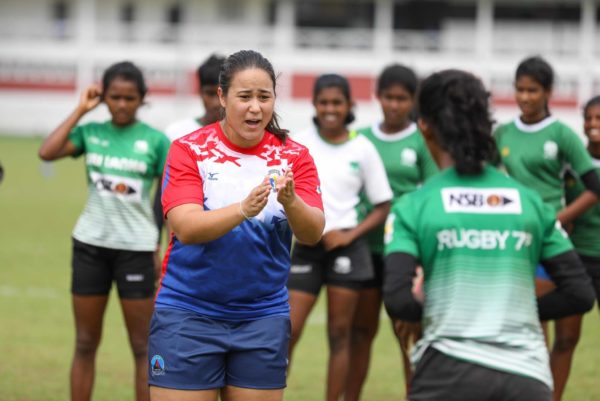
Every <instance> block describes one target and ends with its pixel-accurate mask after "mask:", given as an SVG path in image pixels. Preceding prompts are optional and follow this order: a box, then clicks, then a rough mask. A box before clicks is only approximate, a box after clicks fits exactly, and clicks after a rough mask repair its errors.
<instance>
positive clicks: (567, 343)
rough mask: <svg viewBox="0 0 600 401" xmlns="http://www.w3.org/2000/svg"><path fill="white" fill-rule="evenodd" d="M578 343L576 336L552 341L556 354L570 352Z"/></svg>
mask: <svg viewBox="0 0 600 401" xmlns="http://www.w3.org/2000/svg"><path fill="white" fill-rule="evenodd" d="M578 342H579V335H577V334H568V335H564V336H559V337H556V339H555V340H554V350H555V351H556V352H572V351H574V350H575V347H576V346H577V343H578Z"/></svg>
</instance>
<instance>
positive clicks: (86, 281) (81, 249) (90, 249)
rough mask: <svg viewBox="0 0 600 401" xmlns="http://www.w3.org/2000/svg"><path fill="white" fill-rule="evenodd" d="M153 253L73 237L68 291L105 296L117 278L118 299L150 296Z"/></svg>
mask: <svg viewBox="0 0 600 401" xmlns="http://www.w3.org/2000/svg"><path fill="white" fill-rule="evenodd" d="M153 254H154V252H150V251H126V250H121V249H110V248H103V247H99V246H94V245H89V244H86V243H84V242H81V241H78V240H76V239H75V238H73V260H72V264H71V266H72V281H71V292H72V293H73V294H75V295H108V293H109V292H110V288H111V287H112V283H113V281H116V283H117V289H118V291H119V296H120V297H121V298H128V299H142V298H151V297H152V296H153V295H154V257H153Z"/></svg>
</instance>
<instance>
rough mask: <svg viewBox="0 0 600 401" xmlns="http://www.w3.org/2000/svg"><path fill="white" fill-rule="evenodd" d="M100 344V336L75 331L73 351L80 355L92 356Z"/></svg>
mask: <svg viewBox="0 0 600 401" xmlns="http://www.w3.org/2000/svg"><path fill="white" fill-rule="evenodd" d="M98 345H100V336H99V335H92V334H89V333H77V338H76V340H75V353H76V354H77V355H78V356H80V357H93V356H94V355H96V350H97V349H98Z"/></svg>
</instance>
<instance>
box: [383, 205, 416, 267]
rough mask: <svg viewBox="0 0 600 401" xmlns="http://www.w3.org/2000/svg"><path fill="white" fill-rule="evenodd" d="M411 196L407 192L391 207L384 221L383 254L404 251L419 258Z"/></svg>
mask: <svg viewBox="0 0 600 401" xmlns="http://www.w3.org/2000/svg"><path fill="white" fill-rule="evenodd" d="M412 198H413V197H412V196H411V195H410V194H407V195H405V196H403V197H402V198H400V200H399V201H398V202H396V203H395V204H394V206H393V207H392V211H391V212H390V214H389V216H388V218H387V221H386V223H385V235H384V242H385V255H389V254H391V253H394V252H405V253H408V254H410V255H413V256H414V257H415V258H417V259H420V255H419V244H418V240H417V232H416V222H415V216H416V213H415V211H414V210H413V208H412V205H413V204H414V203H413V202H411V201H412Z"/></svg>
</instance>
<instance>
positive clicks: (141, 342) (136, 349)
mask: <svg viewBox="0 0 600 401" xmlns="http://www.w3.org/2000/svg"><path fill="white" fill-rule="evenodd" d="M129 341H130V345H131V352H132V353H133V357H134V358H135V359H146V357H147V355H148V339H147V337H139V338H131V339H130V340H129Z"/></svg>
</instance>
